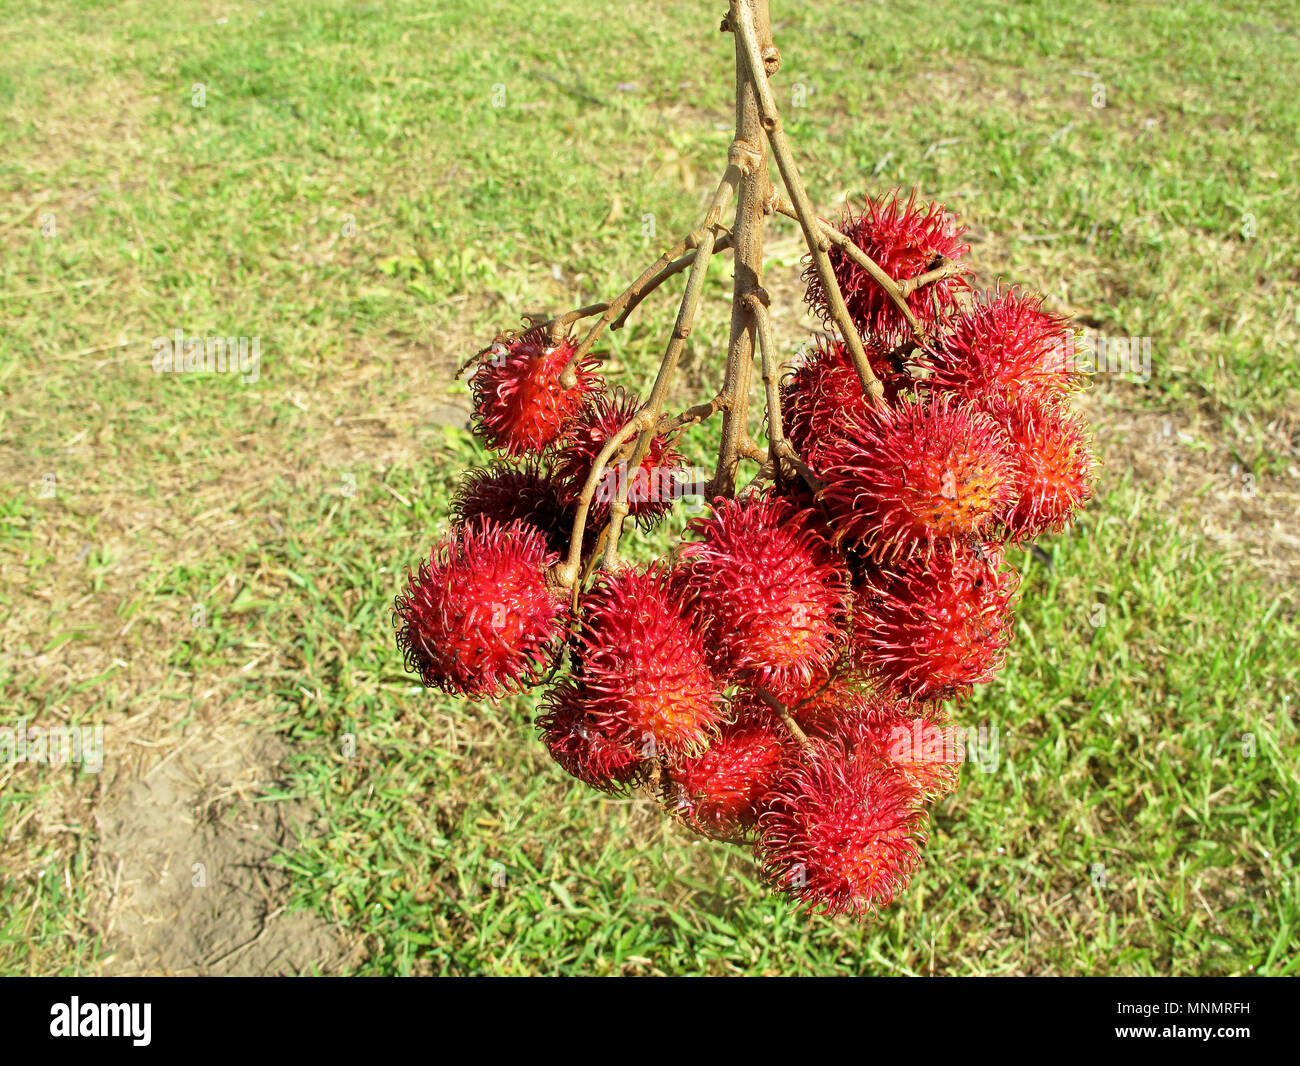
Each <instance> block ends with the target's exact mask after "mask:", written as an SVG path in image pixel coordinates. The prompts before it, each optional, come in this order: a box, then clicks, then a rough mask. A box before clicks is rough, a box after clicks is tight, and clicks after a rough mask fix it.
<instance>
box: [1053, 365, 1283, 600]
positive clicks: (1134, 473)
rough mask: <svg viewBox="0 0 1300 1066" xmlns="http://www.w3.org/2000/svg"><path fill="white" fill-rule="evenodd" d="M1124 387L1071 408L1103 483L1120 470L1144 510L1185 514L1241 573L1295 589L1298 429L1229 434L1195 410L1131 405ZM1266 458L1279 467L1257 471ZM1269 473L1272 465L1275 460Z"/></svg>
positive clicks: (1279, 426)
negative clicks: (1088, 426) (1093, 447)
mask: <svg viewBox="0 0 1300 1066" xmlns="http://www.w3.org/2000/svg"><path fill="white" fill-rule="evenodd" d="M1130 403H1131V401H1129V400H1128V397H1127V390H1123V389H1121V390H1114V391H1112V390H1106V391H1103V389H1102V387H1097V388H1095V389H1094V390H1093V391H1092V392H1089V393H1085V394H1084V395H1083V396H1081V397H1079V400H1078V406H1079V408H1080V410H1082V411H1083V412H1084V414H1086V415H1087V417H1088V419H1089V420H1090V421H1091V423H1092V425H1093V430H1094V434H1095V437H1096V443H1097V452H1098V455H1099V456H1100V457H1101V460H1102V464H1103V466H1102V471H1101V478H1102V487H1103V489H1104V487H1105V483H1106V481H1107V480H1108V479H1111V478H1115V477H1122V476H1125V475H1126V474H1127V475H1129V476H1131V477H1132V478H1133V481H1134V482H1135V483H1136V484H1137V485H1139V486H1141V488H1142V489H1143V491H1144V492H1147V493H1149V494H1150V497H1151V505H1152V506H1155V507H1159V508H1161V509H1168V510H1171V511H1174V512H1175V513H1179V514H1181V515H1183V516H1185V518H1186V520H1187V521H1188V523H1189V524H1195V525H1196V526H1197V527H1199V529H1200V531H1201V534H1202V536H1203V537H1204V538H1205V540H1206V543H1207V544H1208V545H1209V546H1210V547H1211V548H1212V549H1213V550H1214V551H1215V552H1216V553H1218V554H1220V556H1221V557H1222V562H1223V563H1224V564H1226V565H1227V566H1229V567H1232V568H1233V569H1236V568H1237V567H1240V568H1241V571H1240V572H1241V574H1242V576H1252V575H1253V576H1256V577H1259V578H1262V579H1264V580H1265V581H1269V582H1270V583H1275V582H1276V583H1280V586H1281V587H1282V588H1290V587H1294V585H1295V583H1296V581H1297V580H1300V534H1298V533H1297V530H1296V525H1295V520H1296V515H1297V514H1300V427H1297V426H1295V425H1292V424H1290V423H1287V422H1284V421H1277V422H1272V423H1268V424H1266V425H1258V424H1257V425H1253V426H1250V427H1242V428H1240V429H1236V430H1234V429H1233V428H1232V427H1230V426H1227V425H1224V424H1223V423H1220V422H1218V421H1217V420H1215V419H1213V418H1211V417H1210V416H1207V415H1206V414H1205V413H1203V412H1201V411H1198V410H1195V409H1189V410H1178V409H1167V410H1151V409H1149V408H1141V407H1137V406H1131V405H1130ZM1264 452H1269V453H1272V454H1273V455H1275V456H1277V455H1280V456H1282V458H1283V465H1282V469H1280V470H1278V469H1276V468H1275V469H1273V470H1272V471H1271V472H1268V473H1266V472H1264V471H1263V469H1262V468H1261V469H1257V466H1261V467H1262V464H1258V463H1257V461H1256V459H1255V458H1254V457H1256V456H1259V455H1260V454H1262V453H1264ZM1274 466H1275V467H1276V464H1274Z"/></svg>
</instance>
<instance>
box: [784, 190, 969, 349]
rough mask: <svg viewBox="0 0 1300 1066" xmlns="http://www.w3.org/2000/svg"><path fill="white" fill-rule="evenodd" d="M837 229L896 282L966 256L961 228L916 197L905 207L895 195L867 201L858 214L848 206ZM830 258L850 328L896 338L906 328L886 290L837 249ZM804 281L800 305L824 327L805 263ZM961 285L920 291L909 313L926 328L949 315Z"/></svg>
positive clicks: (821, 299)
mask: <svg viewBox="0 0 1300 1066" xmlns="http://www.w3.org/2000/svg"><path fill="white" fill-rule="evenodd" d="M839 229H840V232H842V233H844V234H847V235H848V237H849V238H850V239H851V240H852V241H853V243H854V244H856V245H857V246H858V247H859V248H861V249H862V250H863V251H864V252H866V254H867V255H868V256H870V257H871V259H873V260H875V262H876V263H877V264H878V265H879V266H880V267H881V269H882V270H884V272H885V273H886V274H888V275H889V276H890V277H891V278H893V279H894V280H895V281H903V280H906V279H907V278H913V277H916V276H918V275H920V274H924V273H925V272H926V271H928V270H932V269H934V268H935V267H936V266H938V264H939V262H940V260H942V259H944V258H947V259H951V260H954V261H955V260H959V259H960V258H961V257H962V256H964V255H965V254H966V253H967V252H969V251H970V246H969V245H968V244H965V243H963V241H962V236H963V234H965V232H966V228H965V227H964V226H959V225H958V224H957V222H956V220H955V219H954V218H953V216H951V215H950V214H948V212H947V210H946V209H945V208H944V206H943V205H942V204H930V205H929V206H928V207H926V208H924V209H923V208H922V207H921V206H920V205H918V204H917V202H916V193H915V191H913V192H912V193H911V195H910V196H909V197H908V199H907V200H906V202H904V201H903V200H902V198H901V197H900V195H899V193H898V190H894V191H893V192H889V193H886V194H885V195H884V196H882V197H880V198H879V199H874V200H873V199H872V198H871V197H867V198H866V199H865V201H864V203H863V210H862V213H861V214H856V213H855V212H854V211H853V208H852V206H851V205H850V206H849V207H848V208H847V209H846V213H845V215H844V217H843V218H842V219H841V220H840V224H839ZM829 254H830V259H831V267H832V269H833V270H834V272H835V280H836V281H837V282H839V286H840V292H842V293H843V294H844V303H845V305H846V306H847V307H848V309H849V315H850V317H851V318H852V319H853V324H854V325H855V326H857V327H858V329H859V331H861V332H862V333H863V334H865V335H866V336H869V337H876V338H879V339H882V340H888V339H896V338H900V337H901V336H902V335H903V331H904V329H905V327H906V324H907V323H906V320H905V319H904V318H903V316H902V314H901V313H900V312H899V310H898V308H897V307H895V306H894V303H893V301H892V300H890V298H889V296H888V295H886V293H885V290H884V289H882V288H881V287H880V285H879V284H878V283H877V282H876V281H875V280H874V279H873V278H872V277H871V275H870V274H868V273H867V272H866V271H865V270H863V269H862V268H861V267H860V266H858V265H857V263H855V262H853V260H852V259H851V258H849V256H848V255H847V254H846V253H845V252H844V251H843V250H842V249H840V248H837V247H835V246H834V245H832V246H831V249H830V253H829ZM803 280H804V281H805V282H806V283H807V285H808V292H807V294H806V296H805V299H806V300H807V302H808V303H809V305H810V306H811V307H812V308H813V310H814V311H816V312H817V313H818V314H819V315H820V316H821V317H822V319H823V320H825V321H827V322H829V321H830V320H831V313H830V306H829V304H828V303H827V302H826V294H825V293H824V292H823V290H822V285H821V279H820V278H819V277H818V276H817V271H816V269H815V267H814V266H813V265H812V262H811V259H810V258H809V260H808V262H807V266H806V267H805V269H804V273H803ZM966 285H967V282H966V280H965V278H964V277H962V276H961V275H956V276H954V277H950V278H943V279H941V280H939V281H934V282H931V283H930V284H928V285H923V286H922V287H921V288H919V289H917V290H916V291H915V292H913V293H911V294H910V295H909V296H908V297H907V304H908V307H910V308H911V309H912V313H913V314H914V315H916V317H917V319H918V320H919V321H920V322H921V323H922V324H923V325H930V324H932V323H934V322H935V321H937V320H938V319H939V318H941V317H942V316H944V315H946V314H948V313H949V312H950V311H951V310H952V308H953V303H954V297H955V295H956V293H957V292H958V291H959V290H961V289H963V288H965V287H966Z"/></svg>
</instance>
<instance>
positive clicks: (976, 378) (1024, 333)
mask: <svg viewBox="0 0 1300 1066" xmlns="http://www.w3.org/2000/svg"><path fill="white" fill-rule="evenodd" d="M926 361H927V363H928V365H929V366H930V368H931V370H932V376H931V377H930V384H931V387H932V388H934V389H935V390H937V391H945V392H952V393H956V394H957V395H959V396H962V397H965V398H968V399H972V400H976V401H988V400H995V399H1014V398H1015V397H1017V396H1021V395H1027V396H1030V397H1038V398H1043V399H1053V398H1056V397H1059V396H1061V395H1063V394H1065V393H1066V392H1068V391H1069V390H1070V389H1072V388H1075V387H1076V386H1077V385H1078V384H1079V382H1080V380H1081V375H1080V373H1079V370H1078V367H1077V366H1076V363H1075V360H1074V358H1073V354H1072V352H1071V333H1070V328H1069V324H1068V322H1067V320H1066V319H1065V318H1064V317H1063V316H1061V315H1057V314H1052V313H1051V312H1048V311H1044V310H1043V298H1042V297H1041V296H1037V295H1032V294H1029V293H1021V292H1018V291H1017V290H1015V289H1010V290H1007V291H1001V290H998V291H996V292H994V293H991V294H984V296H983V297H982V298H981V299H980V300H979V301H977V302H976V304H975V306H974V307H971V308H969V309H967V310H965V311H962V312H961V313H960V314H957V315H955V316H953V317H952V318H951V319H950V320H949V321H948V323H947V326H946V329H945V331H944V333H943V334H942V335H941V336H940V337H939V338H938V339H937V340H936V341H935V342H934V344H933V345H932V347H931V348H930V349H929V350H928V351H927V353H926Z"/></svg>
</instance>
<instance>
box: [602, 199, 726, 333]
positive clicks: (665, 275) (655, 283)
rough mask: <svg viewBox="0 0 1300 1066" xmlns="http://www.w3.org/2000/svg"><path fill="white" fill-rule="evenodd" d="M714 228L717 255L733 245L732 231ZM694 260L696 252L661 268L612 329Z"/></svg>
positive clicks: (612, 325) (610, 325)
mask: <svg viewBox="0 0 1300 1066" xmlns="http://www.w3.org/2000/svg"><path fill="white" fill-rule="evenodd" d="M714 229H715V230H716V231H717V240H715V241H714V242H713V252H714V254H715V255H716V254H717V253H718V252H723V251H726V250H727V249H728V248H730V247H731V231H730V230H729V229H727V228H726V227H725V226H722V225H718V226H715V227H714ZM694 262H695V253H694V252H692V253H690V254H688V255H683V256H678V257H677V258H676V259H674V260H673V261H672V262H671V263H669V264H668V265H667V266H666V267H664V268H663V269H662V270H660V271H659V273H658V274H656V275H655V276H654V277H653V278H651V279H650V281H649V282H647V283H646V285H645V286H644V287H643V288H642V289H641V291H639V292H638V293H636V294H635V295H634V296H633V297H632V298H631V299H630V300H629V301H628V302H627V305H626V306H625V307H624V308H623V310H622V311H620V312H619V316H618V317H617V318H616V319H614V321H612V322H611V323H610V324H609V328H610V329H611V330H615V329H622V328H623V327H624V326H625V325H626V324H627V319H628V315H630V314H631V313H632V312H633V311H635V310H636V309H637V307H638V306H639V305H640V303H641V301H642V300H644V299H645V298H646V297H647V296H649V295H650V294H651V293H652V292H654V291H655V289H657V288H659V286H660V285H662V284H663V283H664V282H665V281H667V280H668V279H669V278H671V277H674V276H676V275H677V274H680V273H681V272H682V271H683V270H686V269H687V268H688V267H690V265H691V264H692V263H694Z"/></svg>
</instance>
